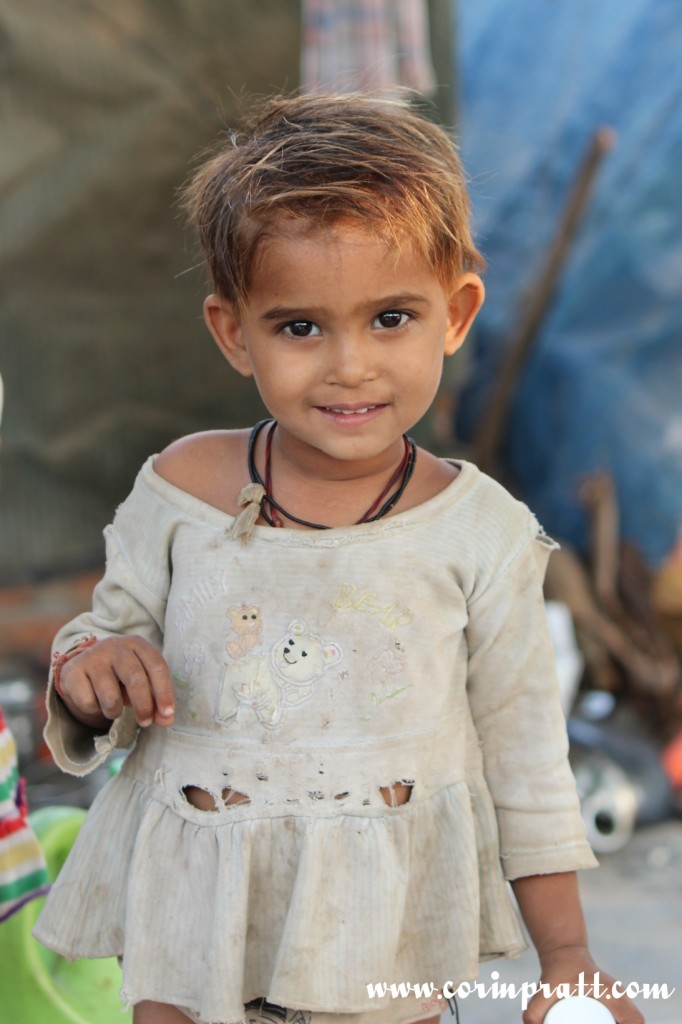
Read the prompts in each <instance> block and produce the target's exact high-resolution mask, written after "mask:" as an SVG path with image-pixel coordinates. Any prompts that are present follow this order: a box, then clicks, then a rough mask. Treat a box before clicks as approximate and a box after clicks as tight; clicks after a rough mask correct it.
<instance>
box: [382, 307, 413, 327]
mask: <svg viewBox="0 0 682 1024" xmlns="http://www.w3.org/2000/svg"><path fill="white" fill-rule="evenodd" d="M410 319H411V317H410V314H409V313H405V312H404V311H403V310H400V309H387V310H386V312H385V313H379V315H378V316H377V317H375V318H374V320H373V321H372V327H373V328H375V329H376V328H377V327H379V328H382V329H383V330H391V329H395V328H396V327H404V326H405V324H406V323H407V322H408V321H409V320H410Z"/></svg>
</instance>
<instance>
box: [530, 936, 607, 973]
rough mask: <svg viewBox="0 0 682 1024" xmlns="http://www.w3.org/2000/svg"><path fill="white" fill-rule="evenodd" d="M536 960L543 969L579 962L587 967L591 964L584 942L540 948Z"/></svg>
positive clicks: (590, 957)
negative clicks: (569, 962)
mask: <svg viewBox="0 0 682 1024" xmlns="http://www.w3.org/2000/svg"><path fill="white" fill-rule="evenodd" d="M536 952H537V955H538V960H539V961H540V965H541V967H542V968H543V969H545V968H547V967H555V966H556V965H557V964H562V963H566V962H568V961H571V963H575V962H576V961H579V962H581V963H583V964H587V965H588V966H589V965H591V964H593V960H592V955H591V953H590V950H589V946H588V945H587V941H586V940H577V941H576V942H565V943H561V944H560V945H552V946H546V947H541V948H539V949H537V950H536Z"/></svg>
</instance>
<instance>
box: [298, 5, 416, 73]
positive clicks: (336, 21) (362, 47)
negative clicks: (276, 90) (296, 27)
mask: <svg viewBox="0 0 682 1024" xmlns="http://www.w3.org/2000/svg"><path fill="white" fill-rule="evenodd" d="M301 84H302V86H303V89H304V90H305V91H306V92H321V91H339V92H352V91H355V90H358V89H361V90H373V89H389V88H391V87H392V86H408V87H409V88H411V89H416V90H417V91H418V92H423V93H429V92H431V91H432V90H433V89H434V88H435V75H434V70H433V66H432V63H431V54H430V47H429V30H428V18H427V8H426V3H425V0H400V3H394V2H393V0H343V2H340V0H303V48H302V54H301Z"/></svg>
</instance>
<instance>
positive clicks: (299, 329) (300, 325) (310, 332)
mask: <svg viewBox="0 0 682 1024" xmlns="http://www.w3.org/2000/svg"><path fill="white" fill-rule="evenodd" d="M282 333H283V334H286V335H288V337H290V338H314V337H316V336H317V335H318V334H322V331H321V330H320V328H319V327H318V326H317V324H314V323H313V322H312V320H290V321H289V323H288V324H284V326H283V327H282Z"/></svg>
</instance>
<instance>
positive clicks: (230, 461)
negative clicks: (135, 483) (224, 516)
mask: <svg viewBox="0 0 682 1024" xmlns="http://www.w3.org/2000/svg"><path fill="white" fill-rule="evenodd" d="M249 433H250V431H249V430H208V431H205V432H202V433H198V434H188V435H187V437H181V438H179V439H178V440H177V441H173V442H172V444H169V445H168V447H167V448H164V450H163V451H162V452H160V454H159V455H157V456H156V458H155V460H154V472H155V473H157V474H158V476H160V477H163V479H164V480H167V481H168V482H169V483H171V484H173V485H174V486H175V487H178V488H180V490H182V491H186V492H187V493H188V494H191V495H192V496H193V497H195V498H200V499H201V500H202V501H205V502H207V503H208V504H209V505H214V506H215V507H216V508H219V509H222V511H224V512H229V513H230V514H234V513H235V512H236V511H237V510H238V504H237V496H238V494H239V492H240V490H241V489H242V487H243V486H244V485H245V484H246V483H248V479H249V476H248V467H247V459H246V456H247V449H248V443H249Z"/></svg>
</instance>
